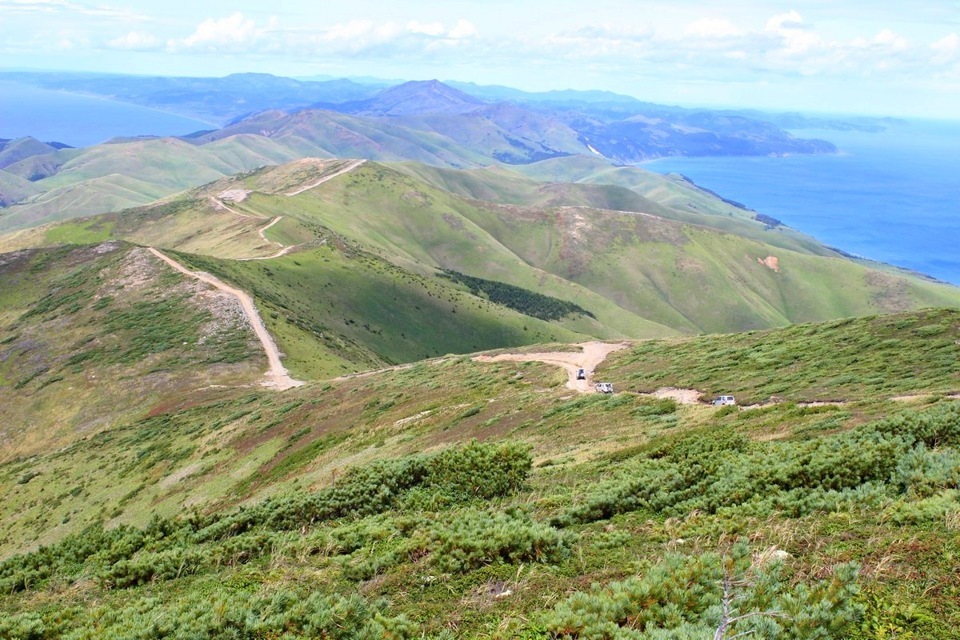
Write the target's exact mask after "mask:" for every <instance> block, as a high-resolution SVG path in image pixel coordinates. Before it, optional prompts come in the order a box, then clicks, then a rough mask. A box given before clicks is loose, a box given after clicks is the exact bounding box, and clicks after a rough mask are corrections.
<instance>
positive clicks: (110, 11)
mask: <svg viewBox="0 0 960 640" xmlns="http://www.w3.org/2000/svg"><path fill="white" fill-rule="evenodd" d="M0 13H4V14H7V15H17V14H19V15H31V14H58V13H60V14H62V13H74V14H79V15H84V16H93V17H98V18H122V19H125V20H130V19H141V18H142V16H139V15H138V14H136V13H135V12H133V11H130V10H129V9H115V8H113V7H106V6H99V5H89V4H84V3H80V2H70V1H69V0H0Z"/></svg>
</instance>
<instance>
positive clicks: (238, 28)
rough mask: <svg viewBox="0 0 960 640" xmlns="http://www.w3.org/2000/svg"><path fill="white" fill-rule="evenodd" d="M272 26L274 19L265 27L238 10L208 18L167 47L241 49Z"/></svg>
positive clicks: (172, 48)
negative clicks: (215, 17)
mask: <svg viewBox="0 0 960 640" xmlns="http://www.w3.org/2000/svg"><path fill="white" fill-rule="evenodd" d="M274 26H275V21H273V20H271V22H270V24H268V25H267V26H266V27H259V26H257V24H256V23H255V22H254V21H253V20H251V19H249V18H247V17H245V16H244V15H243V14H242V13H239V12H238V13H234V14H232V15H230V16H227V17H226V18H220V19H219V20H214V19H213V18H208V19H207V20H204V21H203V22H201V23H200V24H199V25H198V26H197V28H196V30H195V31H194V32H193V33H192V34H190V35H189V36H187V37H186V38H184V39H182V40H171V41H169V43H168V48H169V49H171V50H174V51H177V50H180V49H194V50H202V51H211V52H214V51H243V50H247V49H249V48H251V47H253V45H255V44H256V43H257V41H258V40H261V39H262V38H263V37H264V35H265V34H266V33H267V32H269V31H270V29H271V28H273V27H274Z"/></svg>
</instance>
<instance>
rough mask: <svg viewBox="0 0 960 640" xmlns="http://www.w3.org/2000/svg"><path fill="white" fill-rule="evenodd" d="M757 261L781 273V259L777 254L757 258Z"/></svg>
mask: <svg viewBox="0 0 960 640" xmlns="http://www.w3.org/2000/svg"><path fill="white" fill-rule="evenodd" d="M757 262H759V263H760V264H762V265H763V266H765V267H766V268H768V269H770V270H771V271H776V272H777V273H780V259H779V258H777V256H767V257H766V258H757Z"/></svg>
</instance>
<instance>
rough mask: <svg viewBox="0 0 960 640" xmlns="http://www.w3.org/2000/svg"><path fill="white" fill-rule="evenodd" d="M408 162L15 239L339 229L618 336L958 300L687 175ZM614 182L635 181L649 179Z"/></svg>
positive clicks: (202, 196)
mask: <svg viewBox="0 0 960 640" xmlns="http://www.w3.org/2000/svg"><path fill="white" fill-rule="evenodd" d="M401 168H402V169H403V170H404V171H405V173H400V172H398V171H397V170H395V169H392V168H390V167H387V166H384V165H380V164H377V163H370V162H368V163H366V164H363V165H357V164H352V165H348V164H346V163H344V162H343V161H333V160H328V161H321V160H315V161H300V162H297V163H293V164H289V165H284V166H281V167H276V168H270V169H262V170H258V171H255V172H253V173H249V174H245V175H243V176H240V177H238V178H236V179H225V180H221V181H218V182H216V183H213V184H211V185H209V186H208V187H205V188H203V189H200V190H197V191H195V192H192V193H190V194H185V195H183V196H180V197H177V198H174V199H172V200H169V201H167V202H165V203H163V204H160V205H157V206H151V207H146V208H143V209H139V210H134V211H129V212H124V213H120V214H111V215H110V216H106V217H103V218H100V219H99V220H97V219H94V220H90V221H86V222H82V223H72V224H67V225H64V226H60V227H52V228H44V229H38V230H37V231H35V232H32V233H31V232H24V233H21V234H18V235H16V236H12V237H10V238H9V239H8V240H6V241H5V242H6V244H7V246H30V245H31V243H33V244H36V243H40V244H44V243H49V242H55V241H57V239H60V241H64V240H67V239H69V238H70V237H71V236H73V235H76V237H77V238H91V239H102V238H106V237H113V238H119V239H125V240H128V241H133V242H138V243H142V244H151V245H158V246H164V247H168V248H174V249H178V250H181V251H191V252H198V253H202V254H206V255H209V256H213V257H220V258H267V257H269V256H271V255H274V254H277V253H278V250H279V249H282V248H283V247H290V248H291V249H290V250H293V251H295V252H296V251H297V250H305V249H312V248H315V247H316V246H318V243H322V242H324V241H327V240H329V238H331V237H337V238H341V239H343V241H345V242H348V243H355V244H356V247H357V249H359V250H361V251H365V252H369V253H371V254H373V255H376V256H378V257H379V258H382V259H383V260H386V261H387V262H389V263H392V264H393V265H395V266H396V267H398V268H400V269H403V270H408V271H412V272H413V273H418V274H420V275H423V276H431V275H432V274H434V273H436V271H437V270H452V271H456V272H460V273H464V274H467V275H468V276H473V277H479V278H482V279H487V280H492V281H496V282H502V283H507V284H509V285H513V286H517V287H521V288H522V289H525V290H528V291H535V292H539V293H543V294H546V295H549V296H552V297H555V298H559V299H561V300H567V301H571V302H573V303H575V304H577V305H579V306H580V307H581V308H583V309H586V310H588V311H590V312H591V313H593V314H594V315H595V318H596V320H595V321H594V320H589V321H588V320H587V319H586V318H585V317H571V318H566V319H561V320H559V321H558V322H559V324H560V325H561V326H563V327H565V328H566V329H568V330H571V331H574V332H577V333H580V334H586V335H593V336H598V337H607V338H612V337H656V336H663V335H667V334H668V333H670V332H671V331H673V330H680V331H682V332H693V333H697V332H718V331H719V332H722V331H736V330H745V329H752V328H764V327H771V326H780V325H784V324H788V323H791V322H807V321H815V320H825V319H830V318H836V317H845V316H852V315H866V314H872V313H878V312H895V311H902V310H908V309H916V308H922V307H927V306H958V305H960V291H958V290H957V289H956V288H954V287H950V286H947V285H941V284H937V283H933V282H929V281H925V280H923V279H922V278H918V277H914V276H910V275H909V274H905V273H901V272H897V271H895V270H892V269H890V268H878V267H877V266H875V265H869V264H861V263H857V262H855V261H852V260H850V259H848V258H846V257H844V256H842V255H840V254H839V253H837V252H836V251H833V250H830V249H828V248H826V247H823V246H822V245H820V244H818V243H816V242H815V241H813V240H812V239H810V238H808V237H806V236H803V235H802V234H797V233H796V232H793V231H791V230H788V229H784V228H778V229H772V230H771V229H768V228H766V227H765V225H764V224H763V223H760V222H758V221H755V220H750V219H749V217H750V212H747V211H743V210H741V209H737V208H736V207H734V206H732V205H729V204H726V203H723V202H720V201H718V200H717V199H716V198H713V197H712V196H710V195H709V194H707V193H705V192H702V191H699V190H697V189H696V188H695V187H693V186H692V185H690V184H689V183H685V182H683V181H676V182H675V181H671V180H669V179H665V178H658V179H655V180H653V181H649V182H647V183H646V186H649V185H650V184H657V182H659V183H660V184H661V185H662V184H666V185H667V186H668V187H669V188H668V189H667V193H668V194H670V195H672V196H676V197H680V196H682V197H684V198H687V202H688V203H690V204H691V205H692V206H690V207H687V208H686V209H683V208H677V207H664V206H662V205H659V204H657V203H654V202H652V201H650V200H649V199H647V198H645V197H644V196H641V195H640V194H638V193H637V192H635V191H632V190H629V189H627V188H624V187H619V186H616V185H606V186H605V185H597V184H574V185H562V184H547V185H544V184H539V183H532V182H529V181H524V180H523V179H521V178H518V177H517V176H515V175H511V174H508V173H505V172H503V171H502V170H496V171H471V172H466V173H464V174H462V175H461V174H454V173H452V172H449V171H445V170H438V169H431V168H424V167H420V168H416V167H415V166H413V165H403V166H402V167H401ZM341 174H342V175H341ZM419 176H424V177H426V178H427V179H429V180H431V181H432V182H434V183H436V184H443V185H445V186H447V188H451V189H453V190H454V191H457V192H476V191H487V192H488V195H490V196H492V197H497V198H499V199H501V200H511V199H512V200H514V201H521V202H526V203H529V204H524V205H515V204H509V205H508V204H494V203H490V202H483V201H479V200H475V199H464V198H461V197H458V196H456V195H454V193H451V192H449V191H445V190H442V189H439V188H436V187H434V186H431V185H430V184H428V183H427V182H424V181H423V180H421V179H420V178H419ZM501 176H502V177H503V180H501ZM617 176H618V177H621V178H622V177H626V178H627V179H628V180H626V182H627V183H631V184H632V182H630V179H632V178H635V177H637V176H641V177H643V174H642V173H641V174H637V173H635V172H632V171H631V172H626V173H619V172H618V174H617ZM327 177H332V178H333V179H330V180H326V178H327ZM298 185H305V186H306V187H312V188H299V187H298ZM496 185H503V186H502V187H498V186H496ZM641 186H643V185H641ZM287 194H295V195H287ZM583 202H587V203H591V204H593V205H594V206H592V207H591V206H583V205H581V204H579V203H583ZM677 202H680V201H679V200H678V201H677ZM699 202H710V203H711V205H712V208H713V210H714V211H716V213H711V212H708V211H709V210H708V209H704V208H700V209H698V208H697V203H699ZM597 205H599V206H604V205H606V206H616V207H618V208H619V209H620V210H611V209H603V208H597ZM623 209H627V210H623ZM735 231H738V232H739V233H733V232H735ZM267 232H269V234H270V235H265V234H266V233H267ZM90 234H92V235H90ZM97 234H101V235H97ZM331 234H332V236H331ZM0 246H3V244H0ZM292 255H296V253H294V254H292ZM288 257H289V256H284V257H283V259H282V260H280V262H279V263H284V262H285V261H286V260H287V258H288ZM279 263H278V264H279ZM487 344H489V343H487ZM478 348H479V347H478ZM467 349H468V350H469V346H467ZM411 353H413V352H411ZM411 353H408V355H407V356H404V357H405V358H410V357H411ZM416 353H418V354H419V355H421V356H422V355H423V353H433V352H432V351H430V350H427V351H426V352H422V351H421V352H416Z"/></svg>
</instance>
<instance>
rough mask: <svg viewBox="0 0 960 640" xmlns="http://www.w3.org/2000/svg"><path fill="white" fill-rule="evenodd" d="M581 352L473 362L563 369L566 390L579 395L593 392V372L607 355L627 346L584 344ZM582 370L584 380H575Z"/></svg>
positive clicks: (508, 355)
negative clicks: (541, 363) (539, 363)
mask: <svg viewBox="0 0 960 640" xmlns="http://www.w3.org/2000/svg"><path fill="white" fill-rule="evenodd" d="M579 346H580V348H581V351H580V352H579V353H577V352H575V351H571V352H564V351H554V352H549V353H501V354H499V355H496V356H488V355H481V356H475V357H474V358H473V360H474V361H475V362H543V363H544V364H552V365H555V366H558V367H561V368H563V369H564V370H566V372H567V376H568V379H567V388H568V389H573V390H574V391H578V392H580V393H591V392H593V391H594V386H593V385H594V380H593V370H594V369H595V368H596V367H597V366H598V365H599V364H600V363H601V362H603V361H604V360H605V359H606V358H607V356H608V355H610V354H611V353H613V352H614V351H619V350H620V349H624V348H626V347H628V346H629V344H628V343H626V342H619V343H609V342H584V343H583V344H581V345H579ZM580 369H583V370H584V374H585V376H586V378H585V379H584V380H578V379H577V372H578V371H579V370H580Z"/></svg>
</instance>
